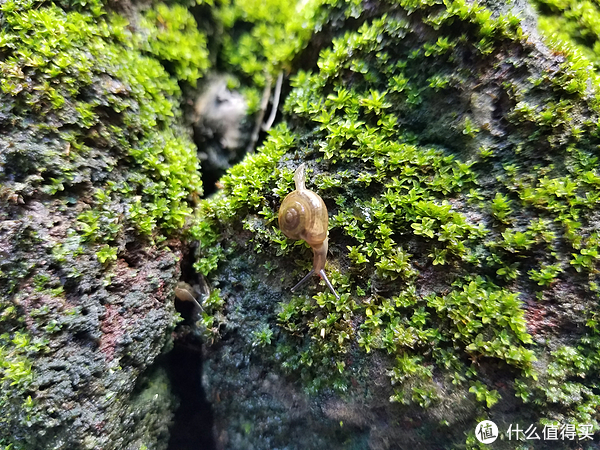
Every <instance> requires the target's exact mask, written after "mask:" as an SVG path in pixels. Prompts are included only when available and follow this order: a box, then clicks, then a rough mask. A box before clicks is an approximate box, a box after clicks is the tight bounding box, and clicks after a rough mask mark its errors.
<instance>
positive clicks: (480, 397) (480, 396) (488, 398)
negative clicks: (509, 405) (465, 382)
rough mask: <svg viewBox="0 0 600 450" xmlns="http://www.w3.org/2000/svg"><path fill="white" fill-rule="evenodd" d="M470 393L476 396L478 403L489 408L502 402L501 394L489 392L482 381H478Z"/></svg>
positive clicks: (493, 391) (494, 391)
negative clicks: (499, 401)
mask: <svg viewBox="0 0 600 450" xmlns="http://www.w3.org/2000/svg"><path fill="white" fill-rule="evenodd" d="M469 392H472V393H473V394H475V398H477V401H478V402H484V403H485V405H486V406H487V407H488V408H491V407H492V406H494V405H495V404H496V403H498V400H500V398H501V397H500V394H498V391H496V390H495V389H494V390H491V391H490V390H489V389H488V388H487V387H486V386H485V385H484V384H483V383H482V382H481V381H476V382H475V383H474V384H473V385H472V386H471V387H470V388H469Z"/></svg>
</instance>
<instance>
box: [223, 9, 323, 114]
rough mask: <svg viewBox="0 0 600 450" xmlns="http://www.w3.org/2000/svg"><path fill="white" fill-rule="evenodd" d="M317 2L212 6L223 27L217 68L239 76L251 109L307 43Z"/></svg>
mask: <svg viewBox="0 0 600 450" xmlns="http://www.w3.org/2000/svg"><path fill="white" fill-rule="evenodd" d="M320 3H321V1H320V0H315V1H309V2H283V3H282V2H279V1H260V0H225V1H223V2H221V3H220V4H219V5H218V7H217V8H216V9H215V10H214V12H215V15H216V18H217V20H218V21H219V22H220V23H222V25H223V28H224V30H223V31H224V34H223V36H222V37H223V43H222V45H223V48H222V50H221V55H222V58H223V61H222V63H223V69H224V70H226V71H227V72H229V73H231V74H232V75H233V76H235V77H236V79H237V80H239V83H238V84H239V85H240V89H241V91H242V93H243V94H244V96H245V97H246V101H247V103H248V109H249V111H250V112H251V113H252V112H255V111H257V110H258V109H259V107H260V99H261V97H262V95H263V94H262V90H263V88H264V87H265V86H266V84H267V83H270V84H271V83H272V85H274V83H275V79H276V78H277V75H278V73H279V72H280V71H289V70H290V68H291V65H292V60H293V58H294V57H296V56H297V55H298V53H299V52H300V51H301V50H302V49H303V48H304V47H305V46H306V45H307V43H308V39H309V38H310V36H311V34H312V29H313V26H314V22H315V20H316V18H315V17H314V15H315V11H316V8H317V6H318V5H319V4H320ZM267 80H268V81H267Z"/></svg>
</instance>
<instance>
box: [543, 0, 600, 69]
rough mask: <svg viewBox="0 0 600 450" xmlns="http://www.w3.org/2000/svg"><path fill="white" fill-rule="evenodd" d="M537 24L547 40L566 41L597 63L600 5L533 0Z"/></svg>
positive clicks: (599, 54)
mask: <svg viewBox="0 0 600 450" xmlns="http://www.w3.org/2000/svg"><path fill="white" fill-rule="evenodd" d="M534 4H535V5H536V6H537V8H538V10H539V14H540V16H539V19H538V26H539V28H540V30H541V31H542V33H544V34H545V35H546V36H547V38H548V39H553V40H561V41H563V42H567V43H569V44H571V45H573V46H574V47H575V48H577V49H578V50H579V51H581V52H582V53H583V54H584V55H585V56H586V57H587V58H589V60H590V61H592V62H593V63H594V64H595V66H596V67H598V65H599V64H600V42H599V41H598V36H599V35H600V8H599V7H598V5H597V4H596V3H594V2H591V1H562V0H561V1H556V0H536V1H535V2H534Z"/></svg>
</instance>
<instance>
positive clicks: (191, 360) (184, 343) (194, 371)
mask: <svg viewBox="0 0 600 450" xmlns="http://www.w3.org/2000/svg"><path fill="white" fill-rule="evenodd" d="M193 254H194V252H193V249H190V251H189V252H187V253H186V254H185V255H184V257H183V258H182V261H181V279H182V280H183V281H186V282H190V283H192V284H193V283H194V280H195V279H196V278H197V276H198V275H197V274H196V273H195V271H194V269H193V262H194V256H193ZM175 308H176V309H177V312H179V314H181V317H182V318H183V321H182V322H181V323H180V324H179V326H178V327H177V329H176V330H175V342H174V347H173V350H171V352H170V353H169V354H168V355H167V361H166V363H167V366H168V373H169V379H170V381H171V386H172V392H173V394H174V395H175V396H176V397H178V399H179V407H178V408H177V410H176V411H175V418H174V423H173V425H172V427H171V431H170V439H169V446H168V448H167V450H214V449H215V448H216V446H215V439H214V437H213V415H212V410H211V405H210V403H209V402H208V400H207V399H206V393H205V392H204V388H203V386H202V342H201V340H200V337H199V336H198V335H197V334H196V333H195V332H194V331H195V322H196V320H198V311H197V306H196V305H195V304H194V303H193V302H190V301H181V300H178V299H176V300H175Z"/></svg>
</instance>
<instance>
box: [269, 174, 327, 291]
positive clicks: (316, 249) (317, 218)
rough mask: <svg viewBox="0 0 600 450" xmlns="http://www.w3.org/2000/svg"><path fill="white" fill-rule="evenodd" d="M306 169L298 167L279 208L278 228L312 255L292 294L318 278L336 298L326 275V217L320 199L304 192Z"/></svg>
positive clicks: (307, 190) (308, 191) (306, 190)
mask: <svg viewBox="0 0 600 450" xmlns="http://www.w3.org/2000/svg"><path fill="white" fill-rule="evenodd" d="M304 169H305V165H304V164H301V165H300V166H299V167H298V168H297V169H296V172H295V174H294V182H295V183H296V190H295V191H293V192H291V193H290V194H288V195H287V196H286V197H285V198H284V199H283V202H282V203H281V207H280V208H279V228H280V229H281V231H282V232H283V234H285V235H286V236H287V237H288V238H290V239H302V240H304V241H306V242H307V243H308V245H310V247H311V248H312V251H313V255H314V259H313V269H312V270H311V271H310V272H309V273H308V275H306V276H305V277H304V278H303V279H302V280H301V281H300V282H299V283H298V284H297V285H296V286H294V287H293V288H292V292H294V291H295V290H296V289H297V288H299V287H300V286H301V285H303V284H304V283H305V282H306V281H308V279H309V278H310V277H311V276H312V275H314V274H317V275H319V276H320V277H321V278H322V279H323V280H324V281H325V283H326V284H327V286H328V287H329V289H330V290H331V292H333V294H334V295H335V296H336V297H337V298H339V296H338V294H337V293H336V292H335V290H334V289H333V286H332V285H331V282H330V281H329V279H328V278H327V275H326V274H325V261H326V259H327V249H328V237H327V225H328V222H329V216H328V214H327V207H326V206H325V202H324V201H323V199H322V198H321V197H320V196H319V195H318V194H317V193H315V192H313V191H311V190H309V189H306V186H305V184H304Z"/></svg>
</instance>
